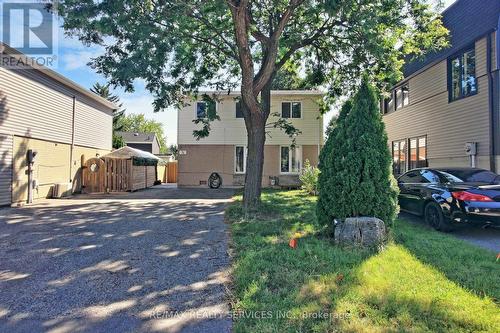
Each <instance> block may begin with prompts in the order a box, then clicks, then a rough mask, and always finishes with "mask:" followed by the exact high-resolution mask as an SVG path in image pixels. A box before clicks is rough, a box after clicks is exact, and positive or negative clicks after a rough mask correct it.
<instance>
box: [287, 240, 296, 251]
mask: <svg viewBox="0 0 500 333" xmlns="http://www.w3.org/2000/svg"><path fill="white" fill-rule="evenodd" d="M288 245H289V246H290V247H291V248H292V249H295V248H296V247H297V239H295V238H292V239H290V243H288Z"/></svg>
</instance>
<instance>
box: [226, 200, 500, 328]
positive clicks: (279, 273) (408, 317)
mask: <svg viewBox="0 0 500 333" xmlns="http://www.w3.org/2000/svg"><path fill="white" fill-rule="evenodd" d="M240 199H241V198H240V197H236V202H235V203H234V204H232V205H231V206H229V207H228V209H227V211H226V217H227V220H228V221H229V223H231V231H232V246H233V252H234V272H233V276H234V281H233V283H234V284H233V286H234V291H233V292H234V295H233V297H234V300H233V310H234V311H235V316H237V317H236V319H235V323H234V331H235V332H262V333H265V332H280V333H281V332H500V311H499V310H500V308H499V303H498V302H499V301H498V300H499V299H500V263H496V262H495V254H494V253H492V252H489V251H487V250H483V249H480V248H477V247H475V246H472V245H469V244H468V243H465V242H463V241H460V240H457V239H455V238H453V237H452V236H450V235H446V234H442V233H438V232H435V231H433V230H429V229H427V228H424V227H422V226H418V225H412V224H408V223H407V222H405V221H403V220H399V221H397V222H396V223H395V225H394V227H393V229H392V241H391V242H390V243H389V244H388V245H387V246H386V247H385V249H384V250H382V251H380V252H374V251H369V250H359V249H342V248H340V247H338V246H335V245H334V244H333V243H332V241H331V239H329V238H325V237H322V236H321V229H320V228H319V227H318V225H316V217H315V200H316V199H315V198H314V197H310V196H307V195H305V194H304V193H303V192H300V191H268V192H265V193H264V194H263V207H262V209H261V210H260V213H259V215H258V216H257V217H255V218H254V219H252V220H246V219H244V218H243V215H242V210H241V203H240V201H239V200H240ZM293 236H298V237H299V240H298V247H297V248H296V249H291V248H290V247H289V246H288V241H289V240H290V238H291V237H293Z"/></svg>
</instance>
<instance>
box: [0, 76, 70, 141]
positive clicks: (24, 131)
mask: <svg viewBox="0 0 500 333" xmlns="http://www.w3.org/2000/svg"><path fill="white" fill-rule="evenodd" d="M25 72H28V73H27V74H30V75H31V76H33V78H39V76H36V75H35V74H34V73H29V72H35V71H34V70H33V71H28V70H25ZM0 100H1V101H2V102H1V103H0V115H1V119H0V131H1V132H4V133H9V134H14V135H20V136H29V137H36V138H40V139H45V140H54V141H58V142H65V143H70V142H71V126H72V108H73V100H72V98H71V97H69V96H67V95H65V94H63V93H61V92H59V91H57V90H55V89H52V88H49V87H47V86H45V85H44V84H42V83H40V82H38V81H34V80H31V79H29V78H27V77H26V76H25V75H20V74H18V73H16V72H14V71H12V70H8V69H5V68H0Z"/></svg>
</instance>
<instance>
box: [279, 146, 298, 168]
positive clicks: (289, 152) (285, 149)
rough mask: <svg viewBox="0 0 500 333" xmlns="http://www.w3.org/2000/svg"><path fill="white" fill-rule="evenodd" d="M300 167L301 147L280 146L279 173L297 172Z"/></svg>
mask: <svg viewBox="0 0 500 333" xmlns="http://www.w3.org/2000/svg"><path fill="white" fill-rule="evenodd" d="M301 167H302V148H301V147H297V146H295V147H292V146H282V147H281V149H280V170H281V173H298V172H299V171H300V168H301Z"/></svg>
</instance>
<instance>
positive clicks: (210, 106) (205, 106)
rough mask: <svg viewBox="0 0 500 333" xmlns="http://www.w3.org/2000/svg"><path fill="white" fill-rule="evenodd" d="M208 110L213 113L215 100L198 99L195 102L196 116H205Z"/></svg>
mask: <svg viewBox="0 0 500 333" xmlns="http://www.w3.org/2000/svg"><path fill="white" fill-rule="evenodd" d="M209 112H214V113H215V102H212V101H210V102H208V101H200V102H196V118H198V119H202V118H207V117H208V113H209Z"/></svg>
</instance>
